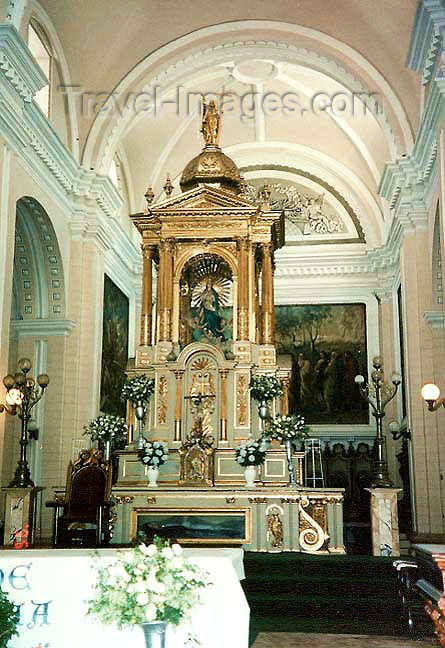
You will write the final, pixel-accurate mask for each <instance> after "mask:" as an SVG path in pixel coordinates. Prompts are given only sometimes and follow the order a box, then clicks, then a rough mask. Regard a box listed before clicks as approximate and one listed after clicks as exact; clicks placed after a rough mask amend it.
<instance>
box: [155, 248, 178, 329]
mask: <svg viewBox="0 0 445 648" xmlns="http://www.w3.org/2000/svg"><path fill="white" fill-rule="evenodd" d="M174 247H175V246H174V241H173V240H172V239H168V240H162V241H161V242H160V244H159V256H160V261H159V279H158V300H160V302H158V303H159V304H160V305H159V314H160V331H159V339H160V341H161V342H166V341H170V340H171V323H172V322H171V315H172V308H173V254H174Z"/></svg>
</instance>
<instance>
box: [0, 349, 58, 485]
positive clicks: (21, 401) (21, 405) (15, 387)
mask: <svg viewBox="0 0 445 648" xmlns="http://www.w3.org/2000/svg"><path fill="white" fill-rule="evenodd" d="M18 366H19V370H20V371H18V372H17V373H16V374H15V375H14V376H13V375H12V374H8V375H7V376H5V377H4V378H3V384H4V386H5V387H6V405H2V404H0V412H3V410H6V412H8V414H11V415H12V416H14V415H15V414H17V416H18V417H19V419H20V421H21V435H20V459H19V461H18V464H17V468H16V469H15V474H14V479H13V480H12V481H11V483H10V484H9V488H29V487H33V486H34V482H33V481H32V479H31V475H30V472H29V466H28V461H27V459H26V448H27V446H28V439H29V435H28V424H29V421H30V419H31V410H32V408H33V407H34V405H35V404H36V403H37V402H38V401H39V400H40V399H41V398H42V396H43V393H44V391H45V389H46V387H47V386H48V383H49V376H48V375H47V374H40V375H39V376H38V377H37V384H36V381H35V380H34V378H32V377H31V376H28V373H29V371H30V369H31V366H32V364H31V360H29V359H28V358H22V359H21V360H19V363H18Z"/></svg>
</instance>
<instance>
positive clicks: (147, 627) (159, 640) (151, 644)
mask: <svg viewBox="0 0 445 648" xmlns="http://www.w3.org/2000/svg"><path fill="white" fill-rule="evenodd" d="M139 625H140V626H141V628H142V630H143V632H144V638H145V646H146V648H165V631H166V629H167V622H166V621H151V622H147V623H140V624H139Z"/></svg>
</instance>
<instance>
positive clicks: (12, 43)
mask: <svg viewBox="0 0 445 648" xmlns="http://www.w3.org/2000/svg"><path fill="white" fill-rule="evenodd" d="M5 79H7V82H5ZM47 83H48V80H47V79H46V77H45V75H44V74H43V72H42V71H41V69H40V67H39V66H38V65H37V63H36V62H35V61H34V59H33V57H32V56H31V53H30V52H29V49H28V47H27V46H26V44H25V43H24V41H23V39H22V37H21V36H20V34H19V33H18V32H17V30H16V29H15V27H14V26H13V25H11V24H6V23H4V24H0V88H1V90H2V97H3V101H4V102H3V103H2V114H1V118H0V127H1V130H0V132H1V134H2V135H3V136H4V137H5V138H6V139H7V141H8V144H10V145H11V147H12V148H13V149H15V150H16V151H17V152H18V154H19V156H20V158H21V159H24V160H25V161H26V162H27V163H28V164H29V166H30V167H31V168H32V169H33V171H34V173H36V172H37V174H38V176H40V179H41V181H42V183H43V184H44V185H45V186H46V187H48V183H50V184H51V190H54V191H55V192H56V193H57V196H58V198H59V199H60V200H61V201H62V202H64V203H65V204H66V205H67V206H69V205H70V199H72V198H73V197H74V198H88V199H89V200H94V201H95V203H96V204H97V205H98V206H99V208H100V209H101V210H102V212H103V213H104V214H105V215H107V216H111V215H113V214H115V213H116V211H117V210H118V209H120V207H121V206H122V204H123V200H122V197H121V195H120V194H119V192H118V190H117V188H116V187H115V186H114V184H113V182H112V181H111V180H110V178H108V177H107V176H102V175H98V174H97V173H96V172H95V171H90V170H87V169H85V168H84V167H82V166H80V165H79V163H78V162H77V161H76V159H75V158H74V157H73V155H72V154H71V152H70V151H69V150H68V149H67V148H66V146H65V145H64V144H63V142H62V141H61V140H60V138H59V136H58V135H57V133H56V131H55V130H54V128H53V127H52V125H51V124H50V122H49V121H48V120H47V119H46V117H45V115H44V114H43V113H42V112H41V111H40V110H39V108H38V106H37V105H36V104H35V103H34V102H33V101H32V99H33V96H34V95H35V93H36V92H37V90H39V89H40V88H41V87H43V86H44V85H46V84H47ZM3 90H4V91H5V92H3ZM8 124H12V125H13V127H11V128H8ZM48 171H49V177H48Z"/></svg>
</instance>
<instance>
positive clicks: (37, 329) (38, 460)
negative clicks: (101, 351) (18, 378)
mask: <svg viewBox="0 0 445 648" xmlns="http://www.w3.org/2000/svg"><path fill="white" fill-rule="evenodd" d="M64 318H65V286H64V272H63V264H62V257H61V253H60V248H59V243H58V240H57V236H56V233H55V231H54V227H53V225H52V223H51V220H50V218H49V216H48V214H47V212H46V211H45V209H44V208H43V207H42V205H41V204H40V203H39V201H38V200H36V198H34V197H32V196H22V197H21V198H20V199H19V200H18V201H17V203H16V227H15V244H14V266H13V277H12V300H11V325H10V344H9V367H10V370H11V371H15V369H16V367H17V362H18V360H19V359H20V358H21V357H27V358H29V359H30V360H31V362H32V365H33V366H32V369H31V375H32V376H34V377H35V376H37V375H38V374H39V373H48V374H49V376H50V379H51V382H50V386H49V388H48V390H47V391H46V393H45V396H44V398H43V399H42V400H41V401H39V403H38V404H37V405H36V406H35V407H34V408H33V410H32V419H33V420H34V422H35V427H36V428H37V430H38V435H39V442H38V443H36V442H35V441H33V440H31V442H30V446H29V457H28V460H29V464H30V468H31V477H32V479H33V481H34V482H35V483H36V484H38V485H42V483H45V482H47V481H48V480H50V479H52V482H53V483H54V481H55V479H56V477H55V476H52V475H50V474H49V472H48V466H46V464H45V458H44V456H43V452H44V448H45V443H44V437H45V435H47V434H48V435H49V434H51V437H52V440H53V439H54V433H55V428H54V427H52V428H50V426H49V425H45V420H49V419H51V420H52V421H54V422H57V424H59V423H60V421H61V420H62V407H63V405H62V403H63V398H62V395H63V387H64V384H63V380H55V378H57V376H59V377H60V378H61V377H62V376H63V370H64V360H65V342H64V340H65V336H66V335H67V334H68V332H69V330H70V329H71V328H72V327H73V326H74V322H67V321H66V320H65V319H64ZM45 412H46V414H45ZM7 425H8V428H7V434H6V437H5V438H6V442H5V449H6V453H5V456H9V457H10V460H11V461H10V462H9V463H11V465H10V466H8V469H7V472H10V471H11V470H12V469H13V466H14V464H15V461H16V459H17V456H18V453H19V449H18V439H19V434H18V427H19V422H18V421H17V420H16V417H8V422H7ZM8 430H9V433H8ZM46 447H47V448H48V449H49V448H50V447H52V449H54V446H50V444H49V443H48V444H46ZM48 463H49V462H48ZM5 474H6V473H5ZM11 476H12V475H11ZM9 478H10V475H9V474H6V479H9Z"/></svg>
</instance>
